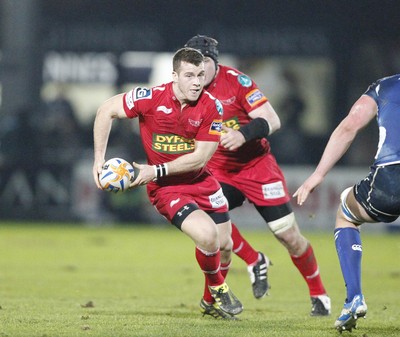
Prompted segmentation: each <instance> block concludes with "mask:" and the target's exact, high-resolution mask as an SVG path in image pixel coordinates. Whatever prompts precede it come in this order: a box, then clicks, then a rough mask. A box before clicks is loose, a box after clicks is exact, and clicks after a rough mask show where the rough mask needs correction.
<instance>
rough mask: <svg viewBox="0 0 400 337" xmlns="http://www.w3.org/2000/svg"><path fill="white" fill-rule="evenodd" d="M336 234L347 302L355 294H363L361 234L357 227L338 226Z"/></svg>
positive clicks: (337, 250)
mask: <svg viewBox="0 0 400 337" xmlns="http://www.w3.org/2000/svg"><path fill="white" fill-rule="evenodd" d="M334 234H335V245H336V252H337V255H338V257H339V262H340V268H341V269H342V274H343V278H344V282H345V284H346V289H347V298H346V303H347V302H349V301H351V300H352V299H353V297H354V296H355V295H358V294H361V258H362V246H361V236H360V232H359V231H358V229H356V228H336V229H335V231H334Z"/></svg>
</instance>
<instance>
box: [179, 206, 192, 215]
mask: <svg viewBox="0 0 400 337" xmlns="http://www.w3.org/2000/svg"><path fill="white" fill-rule="evenodd" d="M189 209H190V208H189V206H188V205H185V206H183V207H182V208H181V209H180V210H179V212H176V215H177V216H179V217H182V215H183V213H185V211H188V210H189Z"/></svg>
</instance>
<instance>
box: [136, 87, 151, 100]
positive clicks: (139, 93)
mask: <svg viewBox="0 0 400 337" xmlns="http://www.w3.org/2000/svg"><path fill="white" fill-rule="evenodd" d="M151 98H152V92H151V89H149V88H145V87H143V88H141V87H137V88H135V89H134V90H133V101H137V100H139V99H151Z"/></svg>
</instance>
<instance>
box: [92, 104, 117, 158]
mask: <svg viewBox="0 0 400 337" xmlns="http://www.w3.org/2000/svg"><path fill="white" fill-rule="evenodd" d="M111 126H112V118H111V117H110V116H109V115H108V114H106V113H104V112H103V111H102V110H100V109H99V110H98V111H97V115H96V119H95V121H94V127H93V141H94V158H95V161H96V160H104V158H105V154H106V149H107V143H108V138H109V136H110V132H111Z"/></svg>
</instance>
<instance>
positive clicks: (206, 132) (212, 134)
mask: <svg viewBox="0 0 400 337" xmlns="http://www.w3.org/2000/svg"><path fill="white" fill-rule="evenodd" d="M222 116H223V107H222V104H221V102H220V101H219V100H218V99H216V98H212V99H209V100H208V104H207V106H206V109H205V113H204V117H203V121H202V123H201V127H200V129H199V132H198V133H197V135H196V138H195V139H196V140H200V141H212V142H219V140H220V138H221V131H222Z"/></svg>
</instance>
